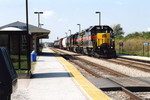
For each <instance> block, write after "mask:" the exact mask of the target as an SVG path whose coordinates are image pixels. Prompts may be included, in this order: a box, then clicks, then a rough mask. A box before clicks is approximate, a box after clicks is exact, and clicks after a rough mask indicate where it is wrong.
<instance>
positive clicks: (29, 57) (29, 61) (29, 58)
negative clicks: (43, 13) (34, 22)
mask: <svg viewBox="0 0 150 100" xmlns="http://www.w3.org/2000/svg"><path fill="white" fill-rule="evenodd" d="M28 24H29V22H28V0H26V26H27V28H26V31H27V41H28V42H27V66H28V75H29V74H30V69H31V56H30V51H31V49H30V35H29V25H28Z"/></svg>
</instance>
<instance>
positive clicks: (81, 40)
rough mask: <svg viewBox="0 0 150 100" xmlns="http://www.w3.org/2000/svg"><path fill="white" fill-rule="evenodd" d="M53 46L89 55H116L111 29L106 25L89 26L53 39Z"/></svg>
mask: <svg viewBox="0 0 150 100" xmlns="http://www.w3.org/2000/svg"><path fill="white" fill-rule="evenodd" d="M55 44H56V45H55ZM54 46H55V47H58V48H61V49H67V50H70V51H73V52H79V53H82V54H87V55H89V56H96V57H107V58H112V57H116V51H115V43H114V34H113V30H112V28H111V27H109V26H107V25H100V26H91V27H89V28H87V29H85V30H83V31H82V32H77V33H75V34H72V35H70V36H68V37H65V38H62V39H60V40H57V41H55V42H54Z"/></svg>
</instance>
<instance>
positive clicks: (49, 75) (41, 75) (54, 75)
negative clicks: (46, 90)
mask: <svg viewBox="0 0 150 100" xmlns="http://www.w3.org/2000/svg"><path fill="white" fill-rule="evenodd" d="M57 77H58V78H60V77H71V76H70V73H68V72H58V73H57V72H56V73H38V74H33V75H32V78H57Z"/></svg>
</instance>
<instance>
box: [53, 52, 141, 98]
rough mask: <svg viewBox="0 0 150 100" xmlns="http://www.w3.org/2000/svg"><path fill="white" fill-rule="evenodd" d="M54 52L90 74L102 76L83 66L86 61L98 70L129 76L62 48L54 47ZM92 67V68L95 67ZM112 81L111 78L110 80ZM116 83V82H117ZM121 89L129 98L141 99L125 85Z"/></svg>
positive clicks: (119, 75)
mask: <svg viewBox="0 0 150 100" xmlns="http://www.w3.org/2000/svg"><path fill="white" fill-rule="evenodd" d="M54 51H55V52H56V53H58V54H60V55H61V56H63V57H64V58H65V59H67V60H69V61H70V62H72V63H74V64H76V65H78V66H80V67H81V68H82V69H84V70H85V71H87V72H88V73H90V74H92V75H93V76H95V77H97V78H99V77H103V76H101V75H99V74H98V73H96V72H94V71H93V70H91V69H89V68H87V67H85V66H84V64H83V63H86V64H87V65H91V66H94V67H95V68H98V69H99V70H101V69H102V70H105V71H107V72H109V73H112V74H115V75H116V76H118V77H129V76H128V75H125V74H122V73H119V72H116V71H114V70H112V69H109V68H106V67H104V66H101V65H99V64H96V63H93V62H92V61H88V60H85V59H81V58H80V57H77V56H76V55H69V54H66V52H63V51H62V50H61V51H60V50H58V49H55V50H54ZM78 61H80V62H82V63H79V62H78ZM95 68H94V69H95ZM109 80H111V78H109ZM111 81H113V80H111ZM117 84H118V83H117ZM121 91H122V92H124V93H125V94H127V95H128V96H129V97H130V100H143V99H142V98H141V97H139V96H137V95H135V94H134V93H133V92H131V91H130V90H128V89H126V88H125V87H123V86H121Z"/></svg>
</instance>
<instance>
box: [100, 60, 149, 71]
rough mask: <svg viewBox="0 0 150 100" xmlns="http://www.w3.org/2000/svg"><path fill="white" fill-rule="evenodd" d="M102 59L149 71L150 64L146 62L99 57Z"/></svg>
mask: <svg viewBox="0 0 150 100" xmlns="http://www.w3.org/2000/svg"><path fill="white" fill-rule="evenodd" d="M101 60H104V61H108V62H112V63H116V64H119V65H125V66H127V67H130V68H135V69H138V70H141V71H144V72H150V64H147V63H142V62H137V61H133V60H126V59H120V58H117V59H101Z"/></svg>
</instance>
